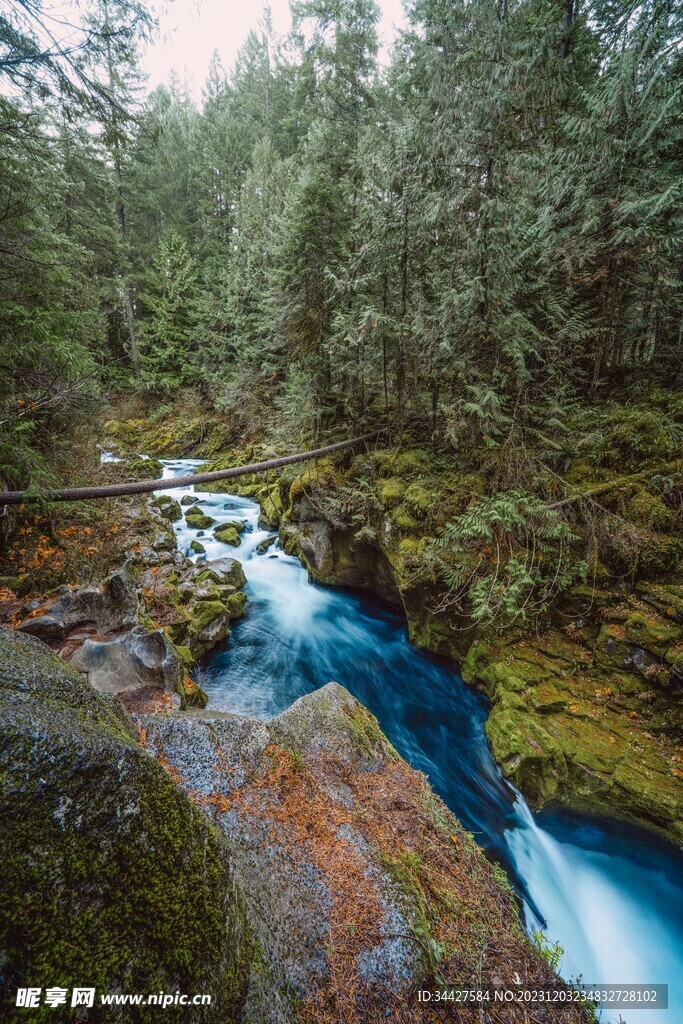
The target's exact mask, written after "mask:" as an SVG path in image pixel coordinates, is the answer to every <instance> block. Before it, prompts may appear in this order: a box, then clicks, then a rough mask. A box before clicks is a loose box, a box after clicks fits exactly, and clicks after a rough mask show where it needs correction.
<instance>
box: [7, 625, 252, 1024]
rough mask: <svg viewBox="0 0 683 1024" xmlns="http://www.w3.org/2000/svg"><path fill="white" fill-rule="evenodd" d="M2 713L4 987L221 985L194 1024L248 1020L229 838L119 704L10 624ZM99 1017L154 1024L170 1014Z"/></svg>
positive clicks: (192, 1018) (123, 1012) (186, 1015)
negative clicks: (144, 742)
mask: <svg viewBox="0 0 683 1024" xmlns="http://www.w3.org/2000/svg"><path fill="white" fill-rule="evenodd" d="M0 715H1V716H2V724H3V729H2V740H1V742H0V762H1V768H2V778H3V786H2V789H1V790H0V856H1V857H2V864H3V870H2V879H1V881H0V891H1V894H2V898H1V899H0V958H1V959H2V964H3V972H2V973H3V984H4V986H5V990H6V992H12V993H14V992H15V991H16V989H17V987H19V986H28V985H30V986H36V987H42V988H43V989H45V988H48V987H52V986H54V985H62V986H64V987H66V986H67V985H68V986H69V987H71V986H72V985H78V984H81V985H88V986H93V987H96V989H97V990H98V999H99V993H100V992H104V993H107V992H116V991H118V992H158V991H159V990H164V991H166V992H174V993H175V992H176V991H181V992H187V993H210V994H211V996H212V1003H211V1006H210V1007H206V1006H204V1007H201V1008H197V1009H194V1008H184V1009H183V1021H188V1022H189V1024H199V1022H204V1024H209V1022H211V1024H213V1022H215V1024H231V1022H235V1024H236V1022H237V1021H240V1020H241V1019H242V1017H241V1007H242V1004H243V1002H244V998H245V995H246V990H247V985H248V978H249V971H250V965H251V962H252V960H253V949H252V945H251V940H250V937H249V927H248V925H247V923H246V919H245V912H244V907H243V901H242V898H241V897H240V895H239V893H238V891H237V890H236V886H235V879H234V876H233V871H232V865H231V856H230V854H229V852H228V851H227V849H226V845H225V840H224V839H221V838H220V837H219V836H218V835H217V834H216V832H215V831H214V829H213V828H212V827H211V825H210V824H209V823H208V822H207V820H206V818H205V817H204V816H202V815H201V814H200V812H199V811H198V810H197V809H196V808H195V807H194V806H193V804H192V803H191V802H190V801H189V800H188V798H187V797H186V796H185V795H184V794H183V793H181V792H180V790H179V789H178V788H177V786H176V784H175V782H174V781H173V779H172V778H171V777H170V776H169V774H168V773H167V772H166V771H164V770H163V768H162V767H161V766H160V765H159V763H158V762H157V761H155V760H154V759H153V758H152V757H150V755H149V753H148V752H147V751H146V750H145V749H144V748H143V747H142V746H141V745H140V744H139V743H138V742H137V741H136V739H135V734H134V730H133V728H132V724H131V723H130V721H129V720H128V719H127V716H126V715H125V713H124V712H123V709H122V708H121V707H120V705H119V703H118V701H115V700H114V699H113V698H111V697H105V696H103V695H101V694H99V693H97V692H96V691H95V690H94V689H93V688H92V687H91V686H89V685H88V684H87V683H86V682H85V680H84V679H83V677H82V676H81V675H79V674H78V673H77V672H76V671H74V670H73V669H72V668H70V667H69V666H68V665H65V664H64V662H63V661H61V660H60V659H59V657H57V656H56V655H55V654H54V653H53V652H51V651H50V650H49V649H48V648H47V647H46V646H45V645H44V644H42V643H41V642H40V641H39V640H36V639H34V638H32V637H28V636H22V635H21V634H20V633H17V632H13V631H10V630H6V629H3V628H1V627H0ZM46 1012H47V1013H48V1014H56V1016H55V1019H56V1020H57V1019H60V1020H64V1019H66V1012H67V1011H66V1010H65V1013H64V1015H62V1016H60V1010H59V1009H57V1010H49V1009H48V1010H47V1011H46ZM38 1016H41V1015H40V1013H39V1014H38ZM71 1016H72V1015H71V1014H70V1015H69V1019H71ZM90 1017H92V1019H93V1020H94V1021H102V1022H104V1021H112V1022H114V1024H118V1022H124V1021H125V1022H129V1021H131V1022H136V1024H152V1022H153V1021H154V1020H156V1019H157V1018H158V1010H157V1009H156V1008H144V1007H141V1008H139V1009H137V1008H136V1009H133V1008H131V1007H126V1008H123V1007H122V1008H120V1009H109V1010H107V1011H106V1016H105V1014H104V1012H103V1011H102V1010H99V1011H98V1010H97V1009H94V1010H91V1011H88V1018H90ZM3 1019H8V1020H9V1019H10V1017H9V1016H7V1017H4V1018H3ZM41 1019H42V1016H41ZM45 1019H47V1016H46V1017H45Z"/></svg>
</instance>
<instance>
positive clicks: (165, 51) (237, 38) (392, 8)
mask: <svg viewBox="0 0 683 1024" xmlns="http://www.w3.org/2000/svg"><path fill="white" fill-rule="evenodd" d="M378 2H379V6H380V7H381V9H382V20H381V23H380V25H379V33H380V39H381V41H382V44H383V47H384V49H385V51H386V49H388V47H389V45H390V44H391V41H392V39H393V35H394V28H395V26H401V25H403V24H404V18H403V10H402V6H401V0H378ZM152 6H153V8H154V11H155V14H156V16H157V17H158V19H159V24H160V35H159V37H158V38H157V39H156V40H155V42H154V44H153V45H152V46H150V47H149V48H148V49H147V51H146V53H145V55H144V58H143V68H144V70H145V71H146V72H147V74H148V75H149V79H150V81H149V85H150V89H154V88H155V87H156V86H157V85H160V84H161V83H162V82H166V81H168V76H169V74H170V72H171V71H172V70H175V71H177V72H178V73H179V74H180V75H181V76H186V77H187V78H188V81H189V84H190V85H191V89H192V93H193V95H194V96H195V97H196V98H197V99H199V98H200V96H201V88H202V85H203V84H204V81H205V79H206V73H207V70H208V67H209V61H210V59H211V54H212V53H213V51H214V49H217V50H218V51H219V53H220V55H221V58H222V60H223V64H224V65H225V67H226V68H230V67H232V64H233V60H234V58H235V54H236V53H237V51H238V50H239V48H240V47H241V45H242V43H243V42H244V40H245V39H246V37H247V34H248V33H249V30H250V29H252V28H256V27H257V25H258V21H259V18H260V17H261V15H262V13H263V8H264V6H265V4H264V3H262V2H261V0H174V2H173V3H167V2H164V0H160V2H157V3H155V4H153V5H152ZM270 8H271V12H272V17H273V26H274V28H275V31H276V32H277V33H285V32H286V31H287V30H288V29H289V27H290V25H291V18H290V14H289V0H270Z"/></svg>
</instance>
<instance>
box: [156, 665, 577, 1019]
mask: <svg viewBox="0 0 683 1024" xmlns="http://www.w3.org/2000/svg"><path fill="white" fill-rule="evenodd" d="M137 721H138V724H139V726H140V728H141V729H143V730H144V733H145V736H146V742H147V745H148V749H149V750H150V751H152V752H154V753H156V754H157V756H159V757H160V759H162V761H163V763H164V764H165V765H166V766H167V768H168V769H169V770H170V771H171V772H172V773H173V775H174V777H175V778H176V779H177V780H178V781H179V782H180V783H181V785H182V786H183V787H184V788H185V790H186V791H187V792H188V793H191V794H192V795H193V799H194V800H195V801H196V802H197V804H198V805H199V806H200V807H203V808H204V810H205V812H206V814H207V815H208V816H209V818H210V819H211V820H212V821H213V822H215V824H216V825H217V826H218V827H219V828H220V830H221V831H222V833H223V834H224V836H225V838H226V841H227V843H228V845H229V847H230V849H231V851H232V856H233V863H234V866H235V877H236V880H237V883H238V885H239V886H240V887H241V889H242V891H243V892H244V893H245V899H246V909H247V916H248V920H249V922H250V924H251V926H252V929H253V933H254V936H255V940H256V944H257V951H258V952H257V956H256V958H255V966H254V970H253V973H252V977H251V983H250V985H249V992H248V995H247V1000H246V1003H245V1007H244V1017H243V1019H244V1021H245V1022H247V1021H248V1022H249V1024H312V1022H317V1021H326V1022H328V1024H346V1022H347V1021H350V1020H355V1021H359V1022H360V1021H367V1022H368V1024H371V1022H372V1024H374V1022H379V1021H384V1020H387V1019H388V1020H394V1021H400V1022H406V1024H407V1022H408V1021H413V1020H417V1019H418V1017H419V1020H420V1021H421V1022H423V1024H431V1022H437V1021H438V1022H442V1021H444V1020H446V1019H448V1020H450V1019H452V1017H451V1015H450V1007H449V1005H446V1006H445V1007H444V1006H435V1007H429V1006H427V1005H425V1004H421V1005H418V1002H417V991H416V990H417V989H419V988H423V987H424V988H430V989H433V988H434V987H436V986H438V985H443V984H444V983H445V982H444V980H445V979H450V980H451V981H455V980H458V979H465V978H467V979H473V978H476V979H478V985H479V986H480V987H485V985H486V984H491V985H492V986H504V987H513V980H514V975H515V972H519V975H520V976H521V977H523V978H524V979H525V984H527V985H528V986H529V987H531V988H536V987H538V988H541V987H548V986H550V985H557V984H559V982H558V979H557V978H556V977H555V976H554V974H553V973H552V971H551V970H550V968H549V967H548V965H547V964H546V963H545V961H544V960H543V959H542V957H541V956H540V955H539V954H538V953H537V951H535V950H534V949H533V948H532V946H531V944H530V943H529V941H528V940H527V939H526V938H525V937H524V935H523V932H522V930H521V928H520V924H519V917H518V910H517V905H516V901H515V897H514V895H513V893H512V891H511V890H510V889H509V887H508V886H507V884H506V883H505V881H504V877H503V876H502V872H500V871H499V869H497V868H495V867H494V866H493V865H491V864H490V863H489V862H488V861H487V860H486V858H485V856H484V854H483V852H482V851H481V850H480V849H479V848H478V847H477V846H476V844H475V842H474V840H473V838H472V836H471V835H470V834H469V833H467V832H466V831H464V829H463V828H462V827H461V825H460V824H459V822H458V821H457V820H456V818H455V817H454V816H453V815H452V814H451V813H450V812H449V811H448V809H447V808H446V807H445V806H444V804H443V803H442V802H441V801H440V800H439V799H438V798H437V797H436V796H435V795H434V794H433V793H432V792H431V790H430V788H429V785H428V783H427V780H426V779H425V777H424V776H423V775H421V774H420V773H418V772H416V771H414V770H413V769H411V768H410V767H409V766H408V765H407V764H406V763H405V762H404V761H403V760H402V759H401V758H400V757H399V756H398V754H397V753H396V751H395V750H394V749H393V748H392V746H391V745H390V744H389V742H388V741H387V740H386V738H385V737H384V736H383V734H382V732H381V731H380V729H379V726H378V724H377V721H376V719H375V718H374V717H373V716H372V715H371V714H370V713H369V712H368V711H367V710H366V709H365V708H364V707H363V706H362V705H361V704H359V703H358V701H356V700H355V699H354V698H353V697H352V696H351V694H349V693H348V691H347V690H345V689H344V688H343V687H342V686H339V685H338V684H337V683H328V684H327V686H323V687H322V688H321V689H320V690H317V691H315V692H314V693H311V694H309V695H307V696H305V697H302V698H301V699H300V700H298V701H297V702H296V703H295V704H293V705H292V706H291V707H290V708H289V709H287V710H286V711H285V712H284V713H283V714H281V715H280V716H279V717H278V718H275V719H273V720H272V721H271V722H268V723H264V722H261V721H256V720H254V719H249V718H244V717H241V716H237V715H232V714H227V713H221V712H215V711H214V712H208V711H205V712H194V713H193V714H192V715H186V714H182V713H173V714H168V715H143V716H140V717H139V718H138V719H137ZM459 1012H460V1016H459V1017H458V1019H459V1020H461V1021H463V1022H467V1024H472V1022H474V1021H477V1020H479V1011H478V1008H477V1007H473V1006H465V1007H463V1008H462V1009H461V1010H460V1011H459ZM505 1013H506V1017H505V1019H506V1021H508V1022H510V1024H512V1022H521V1021H525V1022H541V1021H548V1022H550V1021H553V1022H556V1021H560V1020H561V1021H562V1022H565V1024H570V1022H578V1021H583V1020H585V1017H584V1014H583V1011H582V1010H581V1009H580V1008H579V1007H574V1006H570V1007H563V1008H562V1009H561V1012H560V1013H559V1014H558V1013H556V1012H551V1011H548V1010H547V1009H544V1008H543V1007H539V1006H533V1005H523V1006H506V1007H505Z"/></svg>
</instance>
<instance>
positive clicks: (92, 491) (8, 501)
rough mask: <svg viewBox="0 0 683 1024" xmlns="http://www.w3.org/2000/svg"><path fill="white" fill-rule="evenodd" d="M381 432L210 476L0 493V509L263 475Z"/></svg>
mask: <svg viewBox="0 0 683 1024" xmlns="http://www.w3.org/2000/svg"><path fill="white" fill-rule="evenodd" d="M380 433H381V431H379V430H375V431H373V432H372V433H370V434H361V436H360V437H354V438H351V440H349V441H338V442H337V443H336V444H328V445H325V446H324V447H323V448H314V449H313V450H312V451H308V452H298V453H297V454H296V455H283V456H282V457H281V458H279V459H267V460H266V461H265V462H253V463H251V464H250V465H247V466H232V467H231V468H230V469H217V470H214V471H213V472H211V473H195V474H193V475H192V476H181V477H173V478H169V477H166V478H162V479H159V480H135V481H129V482H127V483H122V484H105V485H103V486H101V487H65V488H61V489H59V490H54V491H43V492H36V493H34V492H32V491H0V506H2V505H25V504H34V503H41V502H50V501H88V500H92V499H97V498H118V497H121V496H122V495H127V494H149V493H150V492H152V491H161V490H165V489H167V488H169V487H190V486H192V485H195V484H208V483H213V481H215V480H231V479H233V477H239V476H248V475H250V474H251V473H265V472H267V471H268V470H270V469H280V467H281V466H290V465H292V464H293V463H295V462H307V461H308V460H309V459H317V458H321V457H323V456H325V455H332V454H333V453H334V452H340V451H343V450H344V449H345V448H353V447H355V446H356V445H359V444H363V443H366V442H368V441H374V440H375V439H376V438H377V436H378V435H379V434H380Z"/></svg>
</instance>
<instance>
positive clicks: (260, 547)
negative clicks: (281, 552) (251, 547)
mask: <svg viewBox="0 0 683 1024" xmlns="http://www.w3.org/2000/svg"><path fill="white" fill-rule="evenodd" d="M276 540H277V537H274V536H273V537H266V539H265V540H262V541H261V543H260V544H257V545H256V554H257V555H265V553H266V551H268V550H269V548H271V547H272V546H273V544H274V543H275V541H276Z"/></svg>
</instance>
